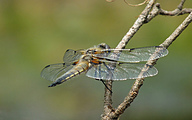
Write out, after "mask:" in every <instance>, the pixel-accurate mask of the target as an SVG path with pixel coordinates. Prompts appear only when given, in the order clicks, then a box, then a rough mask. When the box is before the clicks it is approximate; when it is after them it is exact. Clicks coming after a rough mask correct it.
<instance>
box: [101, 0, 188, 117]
mask: <svg viewBox="0 0 192 120" xmlns="http://www.w3.org/2000/svg"><path fill="white" fill-rule="evenodd" d="M155 1H156V0H150V1H149V3H148V4H147V6H146V8H145V9H144V10H143V11H142V13H141V14H140V16H139V17H138V19H137V20H136V21H135V23H134V25H133V26H132V27H131V28H130V29H129V31H128V32H127V34H126V35H125V36H124V37H123V39H122V40H121V41H120V43H119V44H118V45H117V47H116V48H117V49H122V48H125V46H126V44H127V43H128V42H129V40H130V39H131V38H132V37H133V36H134V34H135V33H136V32H137V31H138V30H139V28H140V27H141V26H142V25H143V24H145V23H147V22H149V21H150V20H152V18H154V17H155V16H157V15H158V14H160V15H170V16H172V15H182V14H186V13H190V14H189V16H188V17H187V18H186V19H185V20H184V21H183V23H182V24H181V25H180V26H179V27H178V28H177V29H176V30H175V31H174V32H173V33H172V34H171V35H170V36H169V37H168V38H167V39H166V40H165V41H164V42H163V43H162V44H161V45H160V46H163V47H166V48H168V47H169V46H170V45H171V43H172V42H173V41H174V40H175V39H176V38H177V37H178V36H179V35H180V34H181V33H182V31H183V30H184V29H185V28H186V27H187V26H188V25H189V24H190V23H191V21H192V9H189V8H184V9H182V7H183V4H184V2H185V0H182V1H181V3H180V4H179V5H178V8H177V10H174V11H165V10H162V9H161V8H160V4H159V3H156V4H155V5H154V3H155ZM153 6H154V7H153ZM152 7H153V9H152ZM151 9H152V10H151ZM150 11H151V12H150ZM156 61H157V60H151V61H148V62H147V63H146V64H148V65H154V64H155V63H156ZM141 74H142V72H141V73H140V75H141ZM143 81H144V78H138V79H136V81H135V83H134V84H133V86H132V88H131V90H130V91H129V93H128V96H126V97H125V99H124V101H123V102H122V103H121V104H120V105H119V106H118V107H117V109H115V110H114V109H113V107H112V92H110V91H109V90H107V89H106V88H105V97H104V113H103V116H102V119H103V120H117V119H118V118H119V116H120V115H121V114H122V113H123V112H124V111H125V110H126V108H127V107H128V106H130V104H131V103H132V102H133V100H134V99H135V98H136V96H137V95H138V92H139V89H140V87H141V86H142V85H143ZM106 85H107V86H108V88H109V89H111V90H112V81H108V82H107V83H106Z"/></svg>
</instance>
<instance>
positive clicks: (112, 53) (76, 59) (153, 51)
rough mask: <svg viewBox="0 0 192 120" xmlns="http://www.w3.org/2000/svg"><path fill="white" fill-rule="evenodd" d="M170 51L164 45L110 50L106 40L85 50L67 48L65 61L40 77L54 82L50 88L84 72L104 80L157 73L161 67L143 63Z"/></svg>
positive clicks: (51, 67) (139, 76)
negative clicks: (157, 67)
mask: <svg viewBox="0 0 192 120" xmlns="http://www.w3.org/2000/svg"><path fill="white" fill-rule="evenodd" d="M167 54H168V50H167V49H166V48H164V47H161V46H151V47H142V48H132V49H111V48H110V47H109V45H107V44H105V43H101V44H99V45H97V46H94V47H91V48H89V49H84V50H83V49H81V50H72V49H68V50H67V51H66V52H65V54H64V57H63V61H64V62H63V63H57V64H51V65H47V66H46V67H45V68H44V69H43V70H42V72H41V77H43V78H45V79H47V80H50V81H53V83H52V84H51V85H49V86H48V87H54V86H56V85H59V84H61V83H63V82H65V81H67V80H69V79H71V78H73V77H75V76H77V75H79V74H81V73H86V76H88V77H90V78H94V79H96V80H101V81H107V80H113V81H117V80H127V79H137V78H145V77H150V76H154V75H156V74H157V73H158V70H157V69H156V68H155V67H154V66H152V65H147V64H144V63H142V62H145V61H148V60H155V59H159V58H161V57H164V56H166V55H167ZM145 68H148V69H146V70H145ZM141 72H143V74H142V75H140V73H141Z"/></svg>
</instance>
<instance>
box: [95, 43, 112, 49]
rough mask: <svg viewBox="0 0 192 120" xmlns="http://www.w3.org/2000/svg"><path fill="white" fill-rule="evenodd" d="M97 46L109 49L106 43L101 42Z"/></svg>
mask: <svg viewBox="0 0 192 120" xmlns="http://www.w3.org/2000/svg"><path fill="white" fill-rule="evenodd" d="M97 47H98V48H101V49H110V47H109V45H107V44H106V43H101V44H99V45H98V46H97Z"/></svg>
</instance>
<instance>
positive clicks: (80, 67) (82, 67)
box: [49, 61, 89, 87]
mask: <svg viewBox="0 0 192 120" xmlns="http://www.w3.org/2000/svg"><path fill="white" fill-rule="evenodd" d="M88 65H89V63H88V62H87V61H84V62H79V63H78V64H77V65H75V66H74V67H73V68H72V69H71V70H69V71H68V72H66V73H65V74H63V75H62V76H60V77H59V78H57V79H56V81H55V82H54V83H52V84H51V85H49V87H54V86H56V85H57V84H61V83H63V82H65V81H67V80H69V79H71V78H72V77H75V76H76V75H79V74H81V73H82V72H84V71H86V70H87V69H88V67H89V66H88Z"/></svg>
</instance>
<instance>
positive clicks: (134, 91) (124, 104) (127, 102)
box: [112, 12, 192, 116]
mask: <svg viewBox="0 0 192 120" xmlns="http://www.w3.org/2000/svg"><path fill="white" fill-rule="evenodd" d="M191 22H192V12H191V13H190V14H189V16H188V17H187V18H186V19H185V20H184V21H183V22H182V23H181V25H180V26H179V27H178V28H177V29H176V30H175V31H174V32H173V33H172V34H171V35H170V36H169V37H168V38H167V39H166V40H165V41H164V42H163V43H162V44H160V46H163V47H166V48H168V47H169V46H170V45H171V43H172V42H173V41H174V40H175V39H176V38H177V37H178V36H179V35H180V34H181V33H182V32H183V30H185V28H186V27H187V26H188V25H189V24H190V23H191ZM157 60H158V59H156V60H150V61H148V62H147V63H146V64H148V65H154V64H155V63H156V62H157ZM143 81H144V79H143V78H138V79H136V81H135V83H134V85H133V86H132V88H131V90H130V91H129V94H128V96H127V97H125V99H124V101H123V102H122V103H121V104H120V105H119V106H118V107H117V109H116V110H115V112H114V113H113V115H112V116H119V115H120V114H122V113H123V112H124V111H125V109H126V108H127V107H128V106H130V104H131V103H132V102H133V100H134V99H135V97H136V96H137V95H138V92H139V89H140V87H141V86H142V85H143Z"/></svg>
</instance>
